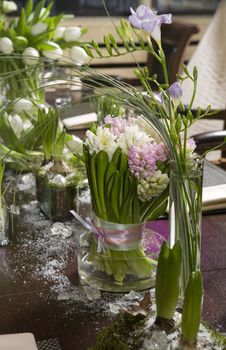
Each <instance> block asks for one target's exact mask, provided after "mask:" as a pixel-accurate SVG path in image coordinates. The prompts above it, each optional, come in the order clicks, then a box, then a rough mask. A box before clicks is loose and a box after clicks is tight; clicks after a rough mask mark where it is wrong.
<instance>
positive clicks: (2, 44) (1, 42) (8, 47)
mask: <svg viewBox="0 0 226 350" xmlns="http://www.w3.org/2000/svg"><path fill="white" fill-rule="evenodd" d="M13 51H14V48H13V42H12V40H11V39H9V38H7V37H6V36H5V37H3V38H0V52H2V53H5V54H10V53H12V52H13Z"/></svg>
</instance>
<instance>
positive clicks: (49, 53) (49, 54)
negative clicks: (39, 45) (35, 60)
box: [42, 41, 63, 60]
mask: <svg viewBox="0 0 226 350" xmlns="http://www.w3.org/2000/svg"><path fill="white" fill-rule="evenodd" d="M46 44H48V45H51V46H52V47H53V49H52V50H43V51H42V53H43V56H45V57H46V58H48V59H50V60H58V59H60V57H61V56H62V54H63V50H62V49H61V47H60V46H59V45H58V44H56V43H54V42H53V41H48V42H47V43H46Z"/></svg>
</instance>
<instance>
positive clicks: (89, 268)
mask: <svg viewBox="0 0 226 350" xmlns="http://www.w3.org/2000/svg"><path fill="white" fill-rule="evenodd" d="M84 158H85V164H86V170H87V177H88V181H89V186H90V191H91V201H92V207H93V212H94V218H93V222H92V225H93V226H94V233H93V234H92V233H91V234H90V233H89V234H88V238H87V234H85V237H86V240H87V239H88V240H89V241H90V247H89V251H88V255H87V252H85V255H83V256H82V257H81V258H80V260H79V273H80V276H81V278H82V279H84V280H85V281H86V282H88V283H90V284H92V283H93V284H96V285H98V286H99V287H100V288H101V289H107V290H115V291H129V290H131V289H144V288H147V287H150V286H151V284H153V282H154V279H153V276H154V273H153V272H154V267H155V265H156V263H155V261H154V260H153V259H152V258H151V257H150V254H147V255H146V253H145V249H146V248H147V247H145V246H144V243H143V242H142V239H145V238H146V239H147V240H148V239H149V244H150V245H152V244H153V245H156V244H157V245H158V244H160V243H161V242H162V240H163V239H161V237H160V238H158V236H155V234H154V233H152V232H150V231H149V232H146V234H145V236H144V232H145V229H144V226H145V222H146V221H147V220H153V219H155V218H157V217H159V216H160V215H161V214H162V213H163V212H164V210H165V209H166V204H167V197H168V184H169V177H168V163H167V161H168V152H167V151H166V148H165V147H164V145H163V143H162V142H160V143H158V142H156V141H155V139H154V138H152V137H150V136H149V135H148V134H146V133H145V132H144V131H142V130H141V128H140V127H139V124H138V123H136V121H135V120H134V119H133V118H129V119H125V118H123V117H114V118H113V117H112V116H110V115H108V116H106V117H105V119H104V123H103V125H102V126H97V127H93V129H92V130H89V131H87V133H86V138H85V142H84ZM90 231H92V228H91V230H90ZM148 235H149V238H147V236H148ZM82 239H84V237H83V238H82ZM82 239H81V240H80V242H82ZM158 239H160V242H159V241H158ZM149 249H150V250H151V247H149ZM149 253H150V252H149ZM153 253H154V252H153V251H152V254H153ZM148 255H149V256H148ZM152 257H154V258H155V256H154V255H153V256H152Z"/></svg>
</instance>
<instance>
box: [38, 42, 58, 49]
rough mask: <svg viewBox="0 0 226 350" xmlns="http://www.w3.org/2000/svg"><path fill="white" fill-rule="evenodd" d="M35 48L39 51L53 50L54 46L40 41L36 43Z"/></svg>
mask: <svg viewBox="0 0 226 350" xmlns="http://www.w3.org/2000/svg"><path fill="white" fill-rule="evenodd" d="M36 49H37V50H39V51H41V50H47V51H54V50H55V49H56V47H55V46H53V45H51V44H48V43H40V44H37V45H36Z"/></svg>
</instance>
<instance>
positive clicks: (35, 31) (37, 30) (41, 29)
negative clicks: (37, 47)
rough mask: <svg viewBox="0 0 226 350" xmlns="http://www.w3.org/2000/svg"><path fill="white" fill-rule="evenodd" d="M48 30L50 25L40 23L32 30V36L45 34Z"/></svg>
mask: <svg viewBox="0 0 226 350" xmlns="http://www.w3.org/2000/svg"><path fill="white" fill-rule="evenodd" d="M47 28H48V24H46V23H43V22H38V23H36V24H35V25H34V26H33V27H32V28H31V34H32V35H33V36H36V35H39V34H42V33H45V32H46V30H47Z"/></svg>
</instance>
